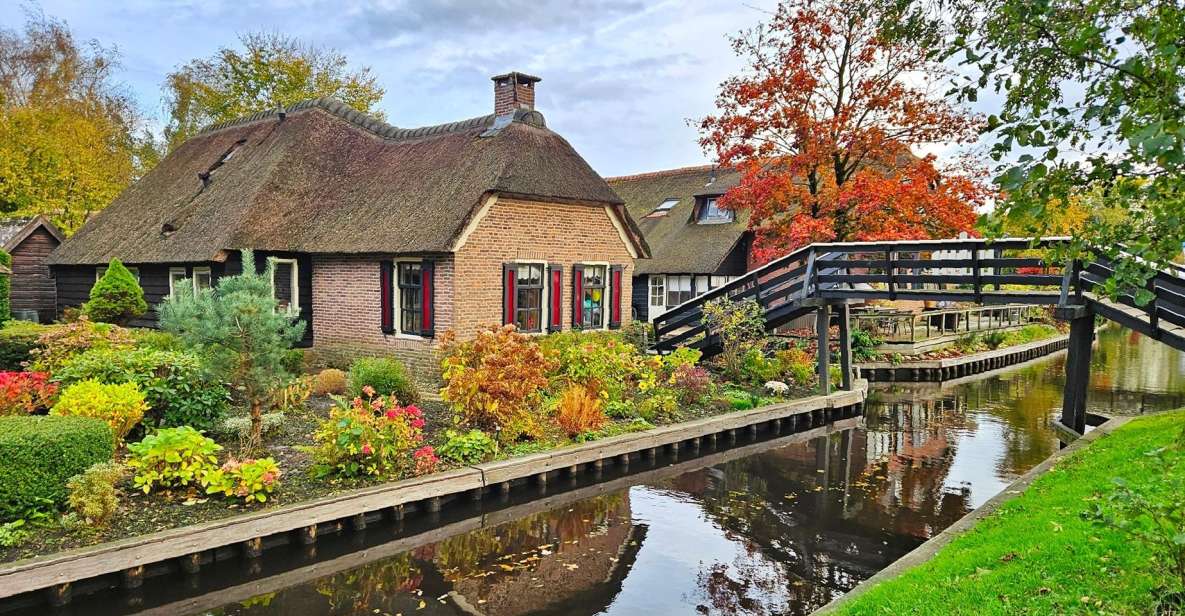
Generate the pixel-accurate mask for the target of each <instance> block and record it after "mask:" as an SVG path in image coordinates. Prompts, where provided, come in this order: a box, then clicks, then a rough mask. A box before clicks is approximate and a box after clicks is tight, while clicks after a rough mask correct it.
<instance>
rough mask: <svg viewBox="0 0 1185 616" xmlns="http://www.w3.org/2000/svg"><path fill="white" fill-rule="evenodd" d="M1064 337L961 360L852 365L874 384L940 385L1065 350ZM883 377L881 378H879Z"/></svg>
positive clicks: (1067, 338)
mask: <svg viewBox="0 0 1185 616" xmlns="http://www.w3.org/2000/svg"><path fill="white" fill-rule="evenodd" d="M1069 340H1070V336H1069V335H1068V334H1062V335H1059V336H1054V337H1052V338H1046V339H1044V340H1035V341H1033V342H1027V343H1025V344H1018V345H1015V346H1010V347H1004V348H1002V349H993V350H991V351H983V352H981V353H974V354H971V355H964V356H962V357H950V358H946V359H928V360H923V361H912V362H903V363H900V364H894V363H892V362H887V361H873V362H863V363H859V364H856V367H857V368H859V369H860V376H862V377H864V378H866V379H868V380H870V381H875V382H882V381H887V382H892V381H944V380H947V379H953V378H958V377H963V376H969V375H972V374H979V373H981V372H987V371H989V370H995V369H997V368H1003V367H1005V366H1009V365H1012V364H1017V363H1020V362H1024V361H1028V360H1030V359H1035V358H1037V357H1041V356H1044V355H1048V354H1050V353H1054V352H1056V351H1060V350H1062V349H1065V348H1066V345H1067V344H1068V342H1069ZM882 377H883V378H882Z"/></svg>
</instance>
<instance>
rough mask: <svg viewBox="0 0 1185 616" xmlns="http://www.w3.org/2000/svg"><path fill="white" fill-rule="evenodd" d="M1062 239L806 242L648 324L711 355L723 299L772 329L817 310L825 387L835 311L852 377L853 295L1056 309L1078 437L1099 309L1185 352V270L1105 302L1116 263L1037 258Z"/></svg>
mask: <svg viewBox="0 0 1185 616" xmlns="http://www.w3.org/2000/svg"><path fill="white" fill-rule="evenodd" d="M1067 241H1068V238H1064V237H1051V238H1040V239H1036V240H1034V239H1031V238H1005V239H997V240H994V241H988V240H983V239H957V240H923V241H896V242H848V243H829V244H812V245H810V246H806V247H803V248H800V249H798V250H796V251H794V252H792V253H790V254H788V255H786V256H784V257H782V258H780V259H777V260H775V261H771V262H770V263H768V264H766V265H765V266H763V267H761V268H758V269H755V270H753V271H751V272H749V273H748V274H746V275H744V276H742V277H740V278H737V279H736V280H734V281H732V282H731V283H729V284H727V285H724V286H722V287H719V288H717V289H713V290H712V291H709V292H708V293H705V294H704V295H701V296H699V297H697V298H695V299H692V300H691V301H688V302H685V303H683V304H681V305H679V306H676V307H675V308H673V309H671V310H670V311H668V312H665V313H663V314H662V315H661V316H659V317H658V318H656V319H655V321H654V327H655V344H654V348H655V350H657V351H658V352H660V353H665V352H669V351H671V350H673V349H674V348H676V347H679V346H691V347H695V348H698V349H700V350H702V351H704V353H705V355H708V356H710V355H712V354H714V353H717V352H719V337H718V336H717V334H716V333H715V332H712V331H710V330H709V329H708V328H707V327H706V326H705V325H704V323H703V322H702V319H703V307H704V305H705V304H707V303H708V302H711V301H713V300H718V299H721V298H730V299H732V300H733V301H742V300H746V299H752V300H754V301H756V302H757V304H758V305H759V306H760V307H761V309H762V312H763V314H764V316H765V325H766V328H767V329H770V330H772V329H774V328H776V327H779V326H781V325H784V324H786V323H789V322H790V321H792V320H795V319H798V318H800V317H803V316H807V315H810V314H811V313H814V315H815V324H816V331H817V333H818V337H819V342H820V344H819V345H818V346H819V357H818V374H819V381H820V383H821V384H822V385H823V387H824V388H825V389H824V390H826V388H828V387H829V386H830V383H829V380H830V376H829V370H828V366H829V364H830V361H831V358H830V350H829V348H828V347H829V344H828V343H829V342H830V340H829V336H830V333H829V330H830V324H831V321H832V311H835V313H836V315H835V316H836V317H837V321H838V323H839V356H840V357H839V363H840V366H841V368H842V374H843V377H842V378H843V382H842V383H840V384H839V385H840V387H841V388H842V389H848V388H850V387H851V384H852V380H853V370H852V353H851V336H850V333H851V326H850V309H849V305H850V304H851V303H853V302H856V301H863V300H870V299H887V300H898V299H900V300H930V301H939V302H943V301H945V302H974V303H977V304H984V305H991V304H1033V305H1045V306H1053V307H1055V316H1056V317H1057V318H1059V319H1063V320H1065V321H1068V322H1069V323H1070V340H1069V344H1068V348H1069V356H1068V358H1067V362H1066V389H1065V394H1064V399H1063V408H1062V415H1061V424H1062V426H1063V427H1065V428H1068V429H1070V430H1073V431H1074V432H1075V433H1077V434H1082V433H1083V432H1084V431H1085V421H1086V388H1087V382H1088V379H1089V376H1090V356H1091V349H1092V343H1093V339H1094V322H1095V316H1096V315H1097V316H1101V317H1104V318H1106V319H1109V320H1111V321H1114V322H1116V323H1118V324H1120V325H1123V326H1124V327H1127V328H1130V329H1133V330H1135V331H1138V332H1140V333H1141V334H1144V335H1146V336H1149V337H1151V338H1153V339H1155V340H1159V341H1161V342H1163V343H1165V344H1168V345H1170V346H1172V347H1174V348H1176V349H1179V350H1183V351H1185V273H1183V272H1182V271H1181V270H1178V269H1173V270H1170V271H1157V272H1156V273H1155V275H1154V276H1153V277H1152V279H1151V280H1149V281H1148V290H1149V291H1151V292H1152V294H1153V299H1152V301H1151V302H1149V303H1147V304H1146V305H1144V306H1140V305H1138V304H1137V302H1136V301H1135V298H1134V297H1132V296H1130V295H1122V296H1120V297H1118V298H1116V299H1115V300H1111V299H1109V298H1106V297H1104V296H1102V295H1101V294H1098V293H1096V291H1097V290H1098V289H1099V288H1100V287H1101V286H1102V285H1103V283H1104V282H1105V281H1106V280H1107V279H1108V278H1109V277H1110V276H1111V274H1112V273H1113V272H1114V268H1115V263H1114V262H1113V261H1111V260H1109V259H1107V258H1104V257H1101V256H1100V257H1094V258H1091V259H1089V260H1082V261H1074V262H1071V263H1065V264H1057V263H1051V262H1050V261H1048V260H1047V259H1046V257H1044V256H1042V255H1046V254H1048V252H1049V249H1050V248H1053V247H1055V246H1056V245H1057V244H1062V243H1065V242H1067ZM1130 258H1133V259H1134V258H1135V257H1130Z"/></svg>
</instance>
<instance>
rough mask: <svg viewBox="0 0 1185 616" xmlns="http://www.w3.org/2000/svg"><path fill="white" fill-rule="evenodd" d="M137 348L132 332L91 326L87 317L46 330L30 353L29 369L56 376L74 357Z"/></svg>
mask: <svg viewBox="0 0 1185 616" xmlns="http://www.w3.org/2000/svg"><path fill="white" fill-rule="evenodd" d="M135 347H136V341H135V339H134V338H132V334H131V330H128V329H124V328H122V327H119V326H118V325H111V324H108V323H92V322H91V321H90V319H88V318H87V317H85V316H82V317H79V319H78V320H77V321H74V322H71V323H66V324H64V325H54V326H53V327H48V328H46V329H45V331H44V333H42V334H41V337H40V338H38V339H37V346H36V347H35V348H33V349H32V350H30V351H29V358H30V360H29V370H33V371H36V372H48V373H50V374H54V373H56V372H57V371H58V369H59V368H61V367H62V364H64V363H66V361H67V360H69V359H70V358H71V357H74V356H75V355H78V354H80V353H84V352H86V351H89V350H91V349H125V350H131V349H133V348H135Z"/></svg>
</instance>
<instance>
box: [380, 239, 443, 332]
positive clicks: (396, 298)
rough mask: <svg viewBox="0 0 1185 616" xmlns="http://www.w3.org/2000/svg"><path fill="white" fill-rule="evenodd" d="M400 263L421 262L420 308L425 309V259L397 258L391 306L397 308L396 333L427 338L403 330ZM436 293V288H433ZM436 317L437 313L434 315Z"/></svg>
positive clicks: (392, 278)
mask: <svg viewBox="0 0 1185 616" xmlns="http://www.w3.org/2000/svg"><path fill="white" fill-rule="evenodd" d="M400 263H419V264H420V310H424V308H425V306H424V304H423V302H424V260H423V259H395V260H394V261H393V262H392V265H391V307H392V308H393V309H394V310H395V314H394V315H393V317H394V320H395V334H394V336H395V337H397V338H408V339H410V340H426V339H427V338H425V337H424V336H422V335H421V334H415V333H408V332H405V331H403V298H402V297H401V294H402V291H401V290H400V289H399V264H400ZM432 292H433V293H434V294H435V293H436V289H432ZM433 318H435V315H433Z"/></svg>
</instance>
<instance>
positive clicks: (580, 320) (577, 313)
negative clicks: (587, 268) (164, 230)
mask: <svg viewBox="0 0 1185 616" xmlns="http://www.w3.org/2000/svg"><path fill="white" fill-rule="evenodd" d="M582 327H584V266H583V265H580V264H579V263H577V264H576V265H573V266H572V329H579V328H582Z"/></svg>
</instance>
